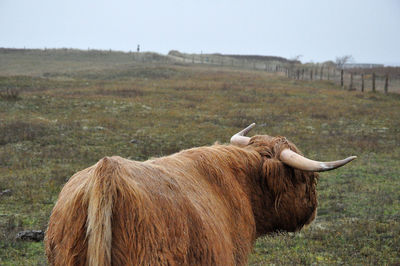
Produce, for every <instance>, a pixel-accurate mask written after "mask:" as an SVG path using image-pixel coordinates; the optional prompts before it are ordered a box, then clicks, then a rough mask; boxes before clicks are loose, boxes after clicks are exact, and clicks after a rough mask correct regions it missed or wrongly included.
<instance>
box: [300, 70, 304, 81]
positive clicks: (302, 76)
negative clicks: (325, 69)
mask: <svg viewBox="0 0 400 266" xmlns="http://www.w3.org/2000/svg"><path fill="white" fill-rule="evenodd" d="M301 80H304V68H303V69H302V70H301Z"/></svg>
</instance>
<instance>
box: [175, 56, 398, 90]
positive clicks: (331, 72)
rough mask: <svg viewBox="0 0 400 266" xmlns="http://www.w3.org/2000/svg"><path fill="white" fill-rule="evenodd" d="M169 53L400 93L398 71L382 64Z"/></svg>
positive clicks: (202, 61)
mask: <svg viewBox="0 0 400 266" xmlns="http://www.w3.org/2000/svg"><path fill="white" fill-rule="evenodd" d="M168 57H169V58H170V59H172V60H175V61H176V62H180V63H184V64H204V65H209V66H220V67H232V68H241V69H249V70H250V69H252V70H260V71H267V72H271V73H278V74H281V75H285V76H287V77H288V78H292V79H295V80H308V81H312V80H313V81H316V80H325V81H331V82H334V83H335V84H338V85H340V86H341V87H342V88H343V89H347V90H357V91H362V92H368V91H372V92H384V93H389V92H390V93H400V73H394V74H393V73H391V74H389V73H385V68H379V69H377V71H376V73H375V72H374V69H368V71H367V69H365V70H363V69H338V68H337V67H336V66H335V65H332V64H330V65H323V64H304V65H303V64H300V63H299V62H298V61H290V60H254V59H246V58H237V57H230V56H226V55H219V54H181V53H179V54H178V55H168ZM250 57H251V56H250ZM364 71H365V73H364Z"/></svg>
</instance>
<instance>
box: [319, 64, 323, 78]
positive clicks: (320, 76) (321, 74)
mask: <svg viewBox="0 0 400 266" xmlns="http://www.w3.org/2000/svg"><path fill="white" fill-rule="evenodd" d="M323 74H324V67H323V66H322V67H321V73H320V75H319V79H320V80H322V76H323Z"/></svg>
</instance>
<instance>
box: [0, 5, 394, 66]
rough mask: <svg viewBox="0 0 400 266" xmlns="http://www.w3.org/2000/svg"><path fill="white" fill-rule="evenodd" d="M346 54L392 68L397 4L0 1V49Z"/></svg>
mask: <svg viewBox="0 0 400 266" xmlns="http://www.w3.org/2000/svg"><path fill="white" fill-rule="evenodd" d="M138 44H140V45H141V48H142V50H144V51H154V52H159V53H168V51H169V50H172V49H175V50H179V51H182V52H187V53H192V52H193V53H200V52H201V51H203V53H229V54H259V55H275V56H283V57H287V58H292V57H294V56H296V55H303V57H302V58H301V60H302V61H303V62H304V61H305V62H308V61H314V62H320V61H326V60H334V59H335V57H336V56H342V55H347V54H349V55H353V57H354V59H355V61H356V62H359V63H385V64H397V65H400V0H380V1H378V0H340V1H324V0H315V1H314V0H304V1H285V0H283V1H282V0H279V1H278V0H274V1H267V0H264V1H263V0H246V1H244V0H241V1H239V0H181V1H177V0H170V1H166V0H164V1H163V0H157V1H152V0H141V1H136V0H130V1H128V0H126V1H125V0H114V1H104V0H96V1H85V0H68V1H61V0H58V1H57V0H34V1H33V0H0V47H15V48H23V47H26V48H44V47H47V48H60V47H68V48H80V49H87V48H93V49H110V48H111V49H113V50H124V51H129V50H136V46H137V45H138Z"/></svg>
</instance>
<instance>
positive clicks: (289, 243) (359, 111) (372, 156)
mask: <svg viewBox="0 0 400 266" xmlns="http://www.w3.org/2000/svg"><path fill="white" fill-rule="evenodd" d="M8 56H10V57H11V55H8ZM10 60H11V59H10ZM30 60H33V59H32V57H30ZM82 60H83V59H82ZM61 65H62V64H61V63H59V64H57V66H59V67H58V68H57V69H56V70H55V71H54V72H51V71H49V70H48V68H47V67H46V73H47V74H46V75H43V74H42V75H39V76H35V77H31V76H21V72H22V70H21V69H18V71H16V72H15V73H7V75H5V74H3V76H2V77H0V85H1V86H12V87H17V88H21V93H20V95H19V98H20V99H19V100H18V101H8V100H4V99H1V98H0V192H1V191H4V190H7V189H10V190H11V192H10V193H5V194H4V195H1V196H0V247H1V248H0V264H1V265H15V264H22V265H35V264H45V256H44V250H43V243H36V242H21V241H16V240H15V236H16V234H17V232H19V231H22V230H30V229H34V230H44V229H45V228H46V224H47V221H48V217H49V215H50V212H51V209H52V207H53V205H54V203H55V201H56V199H57V196H58V193H59V191H60V189H61V188H62V186H63V184H64V183H65V182H66V181H67V180H68V178H69V177H70V176H71V175H72V174H73V173H75V172H76V171H78V170H81V169H84V168H86V167H88V166H90V165H92V164H94V163H95V162H97V161H98V160H99V159H100V158H102V157H103V156H106V155H108V156H109V155H120V156H123V157H127V158H131V159H133V160H145V159H147V158H149V157H155V156H163V155H168V154H171V153H173V152H176V151H179V150H181V149H185V148H190V147H193V146H201V145H210V144H212V143H214V142H215V141H219V142H227V141H228V140H229V138H230V136H231V135H232V134H233V133H235V132H237V131H238V130H239V129H242V128H243V127H245V126H247V125H249V124H250V123H252V122H256V123H257V124H258V126H257V127H256V128H255V129H254V134H256V133H258V134H269V135H283V136H286V137H287V138H289V139H290V140H291V141H293V142H294V143H296V144H297V146H298V147H299V148H300V149H301V150H302V151H303V153H304V154H306V155H307V156H308V157H309V158H313V159H322V160H334V159H340V158H343V157H346V156H348V155H357V156H358V159H357V160H356V161H355V162H352V163H351V164H349V165H347V166H345V167H343V168H340V169H338V170H335V171H333V172H326V173H322V174H321V179H320V182H319V185H318V191H319V205H320V207H319V210H318V218H317V219H316V221H314V223H313V224H312V225H311V226H310V227H309V228H308V229H305V230H303V231H301V232H300V233H296V234H285V233H278V234H277V235H274V236H266V237H263V238H260V239H259V240H258V241H257V243H256V245H255V249H254V253H253V255H252V256H251V258H250V261H249V263H250V264H251V265H263V264H300V263H301V264H312V263H319V264H396V263H399V262H400V258H399V255H398V254H399V246H400V222H399V221H400V207H399V206H400V202H399V200H400V176H399V173H400V165H399V163H398V162H399V160H400V145H399V143H400V131H399V128H400V120H399V119H398V118H399V116H400V108H398V106H399V101H400V97H399V95H395V94H389V95H383V94H373V93H364V94H362V93H359V92H348V91H344V90H342V89H340V88H339V87H338V86H336V85H334V84H332V83H330V82H326V81H314V82H309V81H298V80H297V81H295V80H290V79H286V78H284V77H280V76H277V75H272V74H268V73H265V72H262V71H259V72H257V71H239V70H233V69H231V70H230V69H229V68H225V69H223V68H216V67H213V68H208V69H207V68H203V67H201V66H199V67H195V66H178V65H163V64H157V65H140V64H135V65H129V64H125V65H123V66H121V65H118V66H114V65H110V66H109V69H107V68H106V66H105V65H102V68H101V69H92V70H91V69H84V70H80V69H79V70H77V71H75V72H74V71H70V70H65V71H64V70H63V69H62V68H61ZM3 67H4V66H3ZM37 67H38V69H35V71H36V72H35V73H39V72H41V69H40V65H38V66H37ZM32 69H33V68H32ZM18 75H19V76H18Z"/></svg>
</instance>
